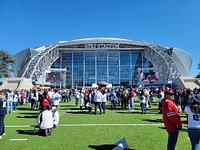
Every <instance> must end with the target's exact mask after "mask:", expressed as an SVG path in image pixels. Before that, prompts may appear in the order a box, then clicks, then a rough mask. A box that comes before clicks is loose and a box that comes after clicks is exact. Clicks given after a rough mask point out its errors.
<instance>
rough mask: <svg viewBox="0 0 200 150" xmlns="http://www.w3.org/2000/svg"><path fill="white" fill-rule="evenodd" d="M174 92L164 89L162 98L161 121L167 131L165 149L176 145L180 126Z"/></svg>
mask: <svg viewBox="0 0 200 150" xmlns="http://www.w3.org/2000/svg"><path fill="white" fill-rule="evenodd" d="M173 99H174V92H173V91H170V90H167V91H165V97H164V99H163V100H162V114H163V121H164V125H165V127H166V130H167V132H168V143H167V150H174V149H175V147H176V143H177V139H178V134H179V129H181V128H182V121H181V118H180V115H179V112H178V108H177V106H176V105H175V103H174V102H173Z"/></svg>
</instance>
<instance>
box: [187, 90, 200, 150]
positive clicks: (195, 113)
mask: <svg viewBox="0 0 200 150" xmlns="http://www.w3.org/2000/svg"><path fill="white" fill-rule="evenodd" d="M185 113H186V114H187V115H188V135H189V137H190V142H191V145H192V150H199V140H200V89H198V93H197V94H196V95H195V96H193V99H192V100H191V101H190V104H189V105H187V106H186V107H185Z"/></svg>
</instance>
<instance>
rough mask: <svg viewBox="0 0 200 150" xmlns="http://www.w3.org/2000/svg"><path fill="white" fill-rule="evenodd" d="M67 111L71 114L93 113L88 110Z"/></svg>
mask: <svg viewBox="0 0 200 150" xmlns="http://www.w3.org/2000/svg"><path fill="white" fill-rule="evenodd" d="M66 113H69V114H88V115H90V114H92V113H88V111H75V112H73V111H69V112H66Z"/></svg>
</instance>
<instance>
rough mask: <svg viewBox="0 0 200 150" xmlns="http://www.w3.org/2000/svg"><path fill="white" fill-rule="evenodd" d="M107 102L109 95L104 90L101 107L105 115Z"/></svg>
mask: <svg viewBox="0 0 200 150" xmlns="http://www.w3.org/2000/svg"><path fill="white" fill-rule="evenodd" d="M106 102H107V94H106V91H105V90H103V92H102V97H101V107H102V109H103V114H105V113H106Z"/></svg>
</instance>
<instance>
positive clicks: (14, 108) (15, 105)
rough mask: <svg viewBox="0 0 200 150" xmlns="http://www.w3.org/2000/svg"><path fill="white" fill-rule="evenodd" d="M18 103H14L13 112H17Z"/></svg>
mask: <svg viewBox="0 0 200 150" xmlns="http://www.w3.org/2000/svg"><path fill="white" fill-rule="evenodd" d="M17 103H18V102H13V110H14V111H16V107H17Z"/></svg>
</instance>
